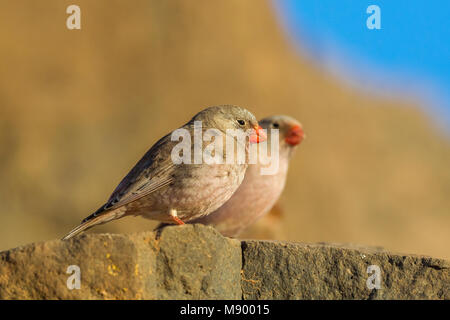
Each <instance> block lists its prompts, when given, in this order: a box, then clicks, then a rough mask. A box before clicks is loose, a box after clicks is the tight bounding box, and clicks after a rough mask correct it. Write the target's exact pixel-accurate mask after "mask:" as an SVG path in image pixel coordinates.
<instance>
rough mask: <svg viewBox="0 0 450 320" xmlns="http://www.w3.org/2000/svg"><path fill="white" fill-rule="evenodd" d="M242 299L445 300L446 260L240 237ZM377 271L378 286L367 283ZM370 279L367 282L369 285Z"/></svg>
mask: <svg viewBox="0 0 450 320" xmlns="http://www.w3.org/2000/svg"><path fill="white" fill-rule="evenodd" d="M242 254H243V273H242V291H243V298H244V299H449V298H450V272H449V271H450V269H449V268H450V263H449V262H448V261H445V260H440V259H434V258H429V257H420V256H411V255H408V256H406V255H398V254H392V253H389V252H385V251H383V250H381V249H380V248H364V249H362V248H361V247H343V246H335V245H324V244H320V245H306V244H300V243H281V242H274V241H243V242H242ZM371 265H375V266H378V267H379V270H380V280H381V281H380V284H381V288H380V289H375V288H373V287H372V288H373V289H372V290H371V289H369V288H368V285H367V280H368V278H369V277H370V276H372V275H373V276H375V274H374V271H370V274H369V273H368V267H369V266H371ZM375 268H376V267H375ZM372 279H373V278H371V281H370V283H371V284H375V282H374V279H373V281H372Z"/></svg>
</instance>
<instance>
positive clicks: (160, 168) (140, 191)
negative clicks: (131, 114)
mask: <svg viewBox="0 0 450 320" xmlns="http://www.w3.org/2000/svg"><path fill="white" fill-rule="evenodd" d="M173 144H174V142H172V141H170V134H168V135H166V136H164V137H163V138H161V139H160V140H159V141H158V142H156V143H155V144H154V145H153V147H152V148H150V150H148V151H147V153H146V154H145V155H144V156H143V157H142V158H141V160H139V162H138V163H136V165H135V166H134V167H133V169H131V171H130V172H129V173H128V174H127V175H126V176H125V178H123V179H122V181H121V182H120V183H119V185H118V186H117V188H116V189H115V190H114V192H113V193H112V194H111V196H110V197H109V200H108V201H107V202H106V203H105V204H104V205H103V206H102V207H101V208H100V209H98V210H97V211H96V212H94V213H93V214H92V215H90V216H89V217H87V218H86V219H85V220H88V219H90V218H92V217H95V216H97V215H99V214H102V213H103V212H105V211H110V210H114V209H117V208H119V207H122V206H124V205H126V204H129V203H131V202H133V201H136V200H138V199H140V198H142V197H145V196H147V195H149V194H151V193H152V192H155V191H156V190H158V189H161V188H163V187H165V186H167V185H169V184H170V183H172V182H173V178H172V172H173V170H174V168H175V164H174V163H173V162H172V161H171V157H170V151H171V149H172V147H173ZM83 221H84V220H83Z"/></svg>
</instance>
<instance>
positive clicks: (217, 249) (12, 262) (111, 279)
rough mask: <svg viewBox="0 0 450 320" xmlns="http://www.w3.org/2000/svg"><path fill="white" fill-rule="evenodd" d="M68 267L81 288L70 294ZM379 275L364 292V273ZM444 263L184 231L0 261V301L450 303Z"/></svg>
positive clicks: (37, 248)
mask: <svg viewBox="0 0 450 320" xmlns="http://www.w3.org/2000/svg"><path fill="white" fill-rule="evenodd" d="M70 265H77V266H79V267H80V270H81V288H80V289H79V290H77V289H73V290H69V289H68V288H67V279H68V278H69V277H70V276H71V275H70V274H67V273H66V271H67V268H68V267H69V266H70ZM370 265H377V266H379V267H380V270H381V278H380V279H381V289H380V290H376V289H373V290H370V289H368V288H367V284H366V281H367V279H368V277H369V274H368V273H367V267H368V266H370ZM449 270H450V263H449V262H448V261H445V260H440V259H434V258H429V257H421V256H412V255H401V254H393V253H389V252H386V251H383V250H382V249H380V248H365V247H355V246H352V247H350V246H348V245H347V246H343V245H330V244H316V245H306V244H300V243H288V242H274V241H255V240H244V241H238V240H233V239H228V238H224V237H222V236H221V235H220V234H219V233H218V232H217V231H216V230H214V229H212V228H211V227H205V226H202V225H185V226H176V227H167V228H164V229H163V230H161V231H159V232H157V233H155V232H144V233H138V234H131V235H110V234H90V235H82V236H80V237H77V238H75V239H71V240H69V241H60V240H54V241H48V242H43V243H36V244H30V245H27V246H24V247H20V248H16V249H12V250H9V251H4V252H1V253H0V299H450V275H449Z"/></svg>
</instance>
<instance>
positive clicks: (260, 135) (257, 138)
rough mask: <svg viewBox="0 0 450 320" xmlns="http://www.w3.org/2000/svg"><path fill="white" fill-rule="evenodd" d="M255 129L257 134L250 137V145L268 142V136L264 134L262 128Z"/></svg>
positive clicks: (257, 126) (256, 127)
mask: <svg viewBox="0 0 450 320" xmlns="http://www.w3.org/2000/svg"><path fill="white" fill-rule="evenodd" d="M254 129H255V133H252V134H251V135H250V139H249V141H250V143H260V142H263V141H266V140H267V135H266V133H265V132H264V130H263V128H261V126H259V125H256V126H255V127H254Z"/></svg>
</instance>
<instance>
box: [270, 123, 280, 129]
mask: <svg viewBox="0 0 450 320" xmlns="http://www.w3.org/2000/svg"><path fill="white" fill-rule="evenodd" d="M272 127H274V128H275V129H278V128H279V127H280V125H279V124H278V122H274V123H272Z"/></svg>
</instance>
